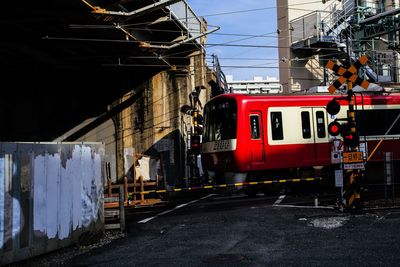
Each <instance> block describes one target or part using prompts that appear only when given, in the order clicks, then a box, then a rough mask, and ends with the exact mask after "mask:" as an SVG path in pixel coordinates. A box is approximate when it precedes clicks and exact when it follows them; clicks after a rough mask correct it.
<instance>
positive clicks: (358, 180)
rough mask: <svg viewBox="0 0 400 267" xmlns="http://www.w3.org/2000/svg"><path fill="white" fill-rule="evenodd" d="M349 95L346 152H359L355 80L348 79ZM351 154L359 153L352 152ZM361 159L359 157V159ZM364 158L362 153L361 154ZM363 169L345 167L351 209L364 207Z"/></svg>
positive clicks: (345, 193) (347, 200) (346, 194)
mask: <svg viewBox="0 0 400 267" xmlns="http://www.w3.org/2000/svg"><path fill="white" fill-rule="evenodd" d="M347 97H348V103H349V109H348V111H347V121H348V125H349V127H348V128H349V133H346V134H345V135H344V136H343V138H344V145H345V146H344V149H345V152H346V153H349V154H348V155H350V153H352V152H355V153H357V147H358V146H359V136H358V133H357V125H356V118H355V110H354V105H355V103H354V102H355V101H354V92H353V82H351V81H348V83H347ZM351 155H357V154H354V153H352V154H351ZM358 160H359V159H358ZM361 160H362V154H361ZM363 173H364V171H363V169H355V168H352V167H350V168H348V169H347V168H345V175H344V177H345V179H346V182H347V183H346V185H345V188H344V199H345V200H346V206H347V208H349V209H351V210H360V209H361V207H362V201H361V191H362V180H363V177H364V174H363Z"/></svg>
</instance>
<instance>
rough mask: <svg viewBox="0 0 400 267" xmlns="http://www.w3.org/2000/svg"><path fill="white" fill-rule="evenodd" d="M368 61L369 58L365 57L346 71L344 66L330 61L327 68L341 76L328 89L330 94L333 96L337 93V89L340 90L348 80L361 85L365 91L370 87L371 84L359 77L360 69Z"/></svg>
mask: <svg viewBox="0 0 400 267" xmlns="http://www.w3.org/2000/svg"><path fill="white" fill-rule="evenodd" d="M367 61H368V57H367V56H365V55H363V56H361V57H360V58H359V59H358V60H357V61H356V62H354V64H353V65H351V66H350V67H349V68H348V69H345V68H343V67H342V66H339V65H337V64H336V63H335V62H333V61H332V60H329V61H328V63H327V64H326V67H327V68H328V69H330V70H333V71H334V72H335V74H336V75H339V78H338V79H337V80H336V81H335V82H333V83H332V84H331V85H330V86H329V88H328V91H329V93H331V94H333V93H334V92H335V91H336V89H338V88H339V87H340V86H341V85H342V84H343V83H344V82H345V81H346V80H349V81H350V82H352V83H354V84H356V85H359V86H361V87H362V88H364V89H367V88H368V86H369V82H368V81H366V80H364V79H362V78H360V77H359V76H358V75H357V71H358V69H359V68H360V67H361V66H362V65H364V64H365V63H367Z"/></svg>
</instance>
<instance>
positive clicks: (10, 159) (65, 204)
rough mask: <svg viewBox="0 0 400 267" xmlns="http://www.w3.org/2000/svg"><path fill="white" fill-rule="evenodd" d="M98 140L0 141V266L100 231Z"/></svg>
mask: <svg viewBox="0 0 400 267" xmlns="http://www.w3.org/2000/svg"><path fill="white" fill-rule="evenodd" d="M103 155H104V145H102V144H98V143H97V144H95V143H92V144H82V143H79V144H78V143H69V144H55V143H40V144H29V143H0V255H1V256H0V265H1V264H7V263H10V262H14V261H19V260H23V259H26V258H29V257H32V256H36V255H39V254H43V253H47V252H49V251H52V250H55V249H59V248H61V247H64V246H67V245H71V244H73V243H75V242H77V241H78V238H79V237H80V236H81V235H82V234H83V233H85V232H88V231H91V232H92V234H93V231H94V232H96V231H101V230H102V228H103V223H104V216H103V172H102V164H103Z"/></svg>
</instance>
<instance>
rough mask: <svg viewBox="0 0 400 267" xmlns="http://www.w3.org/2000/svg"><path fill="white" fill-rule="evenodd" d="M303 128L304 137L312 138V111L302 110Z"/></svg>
mask: <svg viewBox="0 0 400 267" xmlns="http://www.w3.org/2000/svg"><path fill="white" fill-rule="evenodd" d="M301 129H302V131H303V138H304V139H310V138H311V123H310V112H308V111H302V112H301Z"/></svg>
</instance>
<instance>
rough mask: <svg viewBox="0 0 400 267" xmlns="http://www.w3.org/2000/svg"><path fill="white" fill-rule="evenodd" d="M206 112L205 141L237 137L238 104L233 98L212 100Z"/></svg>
mask: <svg viewBox="0 0 400 267" xmlns="http://www.w3.org/2000/svg"><path fill="white" fill-rule="evenodd" d="M204 113H205V132H204V141H205V142H211V141H217V140H227V139H235V138H236V123H237V105H236V102H235V101H234V100H233V99H218V100H217V101H211V102H210V103H208V104H207V105H206V107H205V111H204Z"/></svg>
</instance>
